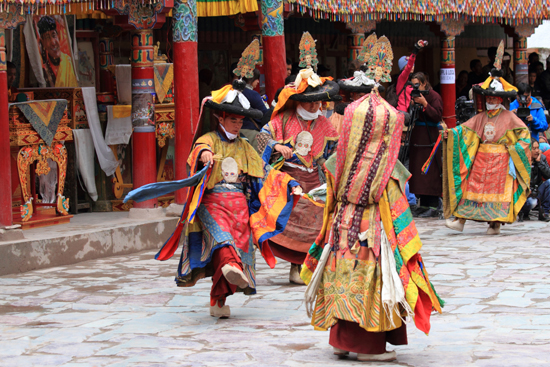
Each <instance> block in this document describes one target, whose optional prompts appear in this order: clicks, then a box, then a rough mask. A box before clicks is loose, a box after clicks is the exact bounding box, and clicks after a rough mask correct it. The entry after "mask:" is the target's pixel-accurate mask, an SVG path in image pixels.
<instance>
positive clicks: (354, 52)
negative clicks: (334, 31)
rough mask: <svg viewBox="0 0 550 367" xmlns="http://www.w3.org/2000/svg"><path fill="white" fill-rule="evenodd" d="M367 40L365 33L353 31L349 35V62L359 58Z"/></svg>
mask: <svg viewBox="0 0 550 367" xmlns="http://www.w3.org/2000/svg"><path fill="white" fill-rule="evenodd" d="M363 42H365V34H364V33H352V34H349V35H348V63H351V62H353V61H355V60H357V57H358V56H359V54H360V53H361V49H362V48H363Z"/></svg>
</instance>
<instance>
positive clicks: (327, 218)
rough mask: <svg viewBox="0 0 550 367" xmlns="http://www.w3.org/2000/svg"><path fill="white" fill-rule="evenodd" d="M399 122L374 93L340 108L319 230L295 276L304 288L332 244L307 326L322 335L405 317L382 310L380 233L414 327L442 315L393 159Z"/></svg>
mask: <svg viewBox="0 0 550 367" xmlns="http://www.w3.org/2000/svg"><path fill="white" fill-rule="evenodd" d="M403 123H404V119H403V115H401V114H399V113H398V112H397V111H396V110H395V109H394V108H393V107H391V106H390V105H389V104H388V103H387V102H386V101H385V100H383V99H382V98H380V97H379V96H378V95H376V94H368V95H366V96H365V97H362V98H361V99H359V100H357V101H355V102H353V103H352V104H351V105H350V106H349V107H348V108H347V109H346V112H345V117H344V121H343V125H342V136H341V137H340V141H339V144H338V150H337V153H336V154H335V155H333V156H332V157H330V158H329V159H328V160H327V162H326V163H325V174H326V176H327V202H326V206H325V211H324V223H323V228H322V231H321V233H320V234H319V236H318V237H317V239H316V241H315V243H314V244H313V246H312V247H311V249H310V250H309V253H308V256H307V257H306V261H305V262H304V266H303V267H302V272H301V277H302V279H303V280H304V281H305V282H306V283H309V282H310V281H311V278H312V275H313V273H314V272H315V270H316V268H317V265H318V264H319V260H320V258H321V254H322V252H323V249H324V247H325V246H331V253H330V255H329V258H328V261H327V263H326V265H325V267H324V269H323V273H322V279H321V283H320V286H319V289H318V290H317V299H316V303H315V308H314V312H313V316H312V321H311V323H312V325H313V326H314V327H315V328H316V329H319V330H327V329H328V328H330V327H331V326H333V325H334V324H336V323H337V322H338V320H345V321H350V322H355V323H357V324H359V326H360V327H362V328H363V329H365V330H366V331H369V332H384V331H390V330H393V329H396V328H398V327H400V326H401V325H402V319H401V317H403V316H404V315H403V314H399V315H398V314H397V313H396V311H395V310H392V311H391V312H390V313H389V314H388V312H386V311H385V309H384V307H383V304H382V265H381V240H382V235H383V232H382V231H384V233H385V235H386V236H387V238H388V241H389V243H390V245H391V250H390V251H391V252H392V253H393V255H394V258H395V263H396V269H395V271H396V273H397V275H398V277H399V279H400V280H401V283H402V286H403V289H404V291H405V299H406V302H407V303H408V305H409V306H410V308H411V310H413V311H414V316H413V317H414V322H415V324H416V326H417V327H418V329H420V330H422V331H423V332H425V333H428V332H429V329H430V314H431V312H432V311H433V310H437V311H438V312H441V306H442V301H441V300H440V299H439V297H438V296H437V294H436V292H435V289H434V288H433V286H432V284H431V283H430V281H429V278H428V273H427V271H426V268H425V266H424V263H423V261H422V257H421V256H420V253H419V250H420V248H421V247H422V242H421V241H420V238H419V236H418V231H417V229H416V227H415V224H414V221H413V219H412V214H411V211H410V208H409V205H408V201H407V198H406V196H405V184H406V182H407V180H408V179H409V178H410V173H409V172H408V171H407V170H406V169H405V167H404V166H403V165H401V164H400V163H399V162H398V161H397V154H398V152H399V146H400V143H401V141H400V140H401V131H402V129H403ZM382 224H383V225H382ZM400 310H401V311H400V312H401V313H402V311H403V309H402V308H401V309H400Z"/></svg>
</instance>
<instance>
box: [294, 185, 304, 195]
mask: <svg viewBox="0 0 550 367" xmlns="http://www.w3.org/2000/svg"><path fill="white" fill-rule="evenodd" d="M303 192H304V190H302V186H294V187H293V188H292V195H302V193H303Z"/></svg>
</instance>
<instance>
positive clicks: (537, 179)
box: [531, 153, 550, 187]
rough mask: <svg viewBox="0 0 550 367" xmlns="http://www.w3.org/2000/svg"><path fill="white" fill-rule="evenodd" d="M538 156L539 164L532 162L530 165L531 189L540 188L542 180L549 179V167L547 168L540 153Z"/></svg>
mask: <svg viewBox="0 0 550 367" xmlns="http://www.w3.org/2000/svg"><path fill="white" fill-rule="evenodd" d="M540 154H541V157H540V162H537V161H535V160H533V164H532V165H531V187H534V186H540V185H541V184H542V180H543V179H544V180H548V179H550V166H548V161H547V160H546V156H545V155H544V154H542V153H540Z"/></svg>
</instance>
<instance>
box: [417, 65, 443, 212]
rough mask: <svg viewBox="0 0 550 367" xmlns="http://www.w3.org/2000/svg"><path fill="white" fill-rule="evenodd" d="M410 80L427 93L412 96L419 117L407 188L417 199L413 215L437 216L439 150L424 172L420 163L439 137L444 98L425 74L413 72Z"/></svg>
mask: <svg viewBox="0 0 550 367" xmlns="http://www.w3.org/2000/svg"><path fill="white" fill-rule="evenodd" d="M411 83H412V84H419V85H420V87H419V90H421V91H427V94H425V95H424V94H422V95H420V97H415V98H413V100H414V103H416V104H418V105H420V112H419V113H418V119H417V121H416V123H415V124H414V128H413V130H412V133H411V140H410V155H409V157H410V161H409V170H410V172H411V174H412V177H411V179H410V181H409V183H410V191H411V192H412V193H414V194H415V195H416V196H417V197H419V198H420V206H419V209H418V211H416V212H415V213H413V214H414V215H415V216H416V215H418V216H419V217H424V218H427V217H437V216H438V215H439V213H438V207H439V197H440V196H441V194H442V192H443V182H442V179H441V169H442V168H443V164H442V159H441V158H442V153H441V149H439V150H438V151H437V153H436V154H437V155H436V157H435V162H433V166H434V167H432V168H431V169H430V170H429V171H428V173H427V174H423V173H422V166H423V165H424V163H425V162H426V161H427V160H428V158H429V157H430V154H431V152H432V148H433V146H434V145H435V142H436V141H437V138H438V136H439V123H440V121H441V118H442V114H443V100H442V99H441V96H440V95H439V94H438V93H437V92H436V91H434V90H433V89H432V87H431V85H430V82H429V80H428V76H427V75H426V74H424V73H422V72H418V73H415V74H413V75H412V77H411ZM411 123H412V122H411Z"/></svg>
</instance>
